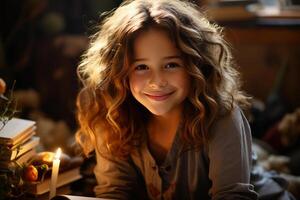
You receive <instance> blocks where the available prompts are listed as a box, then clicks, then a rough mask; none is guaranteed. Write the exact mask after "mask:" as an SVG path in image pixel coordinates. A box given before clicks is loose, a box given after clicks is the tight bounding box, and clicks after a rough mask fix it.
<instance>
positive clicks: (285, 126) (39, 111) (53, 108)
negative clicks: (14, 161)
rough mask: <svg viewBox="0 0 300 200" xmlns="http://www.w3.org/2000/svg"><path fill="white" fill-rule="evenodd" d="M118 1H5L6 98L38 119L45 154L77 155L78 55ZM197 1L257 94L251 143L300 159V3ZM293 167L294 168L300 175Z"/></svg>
mask: <svg viewBox="0 0 300 200" xmlns="http://www.w3.org/2000/svg"><path fill="white" fill-rule="evenodd" d="M121 2H122V0H22V1H21V0H2V1H1V2H0V27H1V31H0V78H2V79H3V80H4V81H5V82H6V85H7V93H8V92H11V91H12V90H13V96H14V98H15V99H16V100H17V106H18V108H17V110H18V111H19V112H18V113H17V117H20V118H26V119H32V120H34V121H36V122H37V134H38V135H39V136H40V138H41V146H40V147H39V148H40V151H43V150H51V151H52V150H54V149H56V148H57V147H58V146H60V147H63V148H64V149H63V151H64V152H66V153H68V154H69V155H72V154H74V152H73V150H72V147H70V144H72V143H73V142H74V137H73V136H74V133H75V131H76V120H75V112H76V110H75V98H76V93H77V92H78V88H79V82H78V80H77V77H76V68H77V65H78V62H79V61H80V55H81V54H82V53H83V52H84V50H85V49H86V48H87V45H88V42H89V38H88V36H90V35H91V34H93V33H94V32H95V26H96V25H97V24H99V22H100V21H101V20H102V19H103V16H105V12H107V11H110V10H112V9H113V8H115V7H116V6H118V5H119V4H120V3H121ZM192 2H193V3H195V4H197V5H199V9H201V10H204V12H205V13H206V15H207V16H208V17H209V19H210V20H211V21H212V22H216V23H218V24H220V25H221V26H223V27H224V35H225V38H226V40H227V41H228V42H229V43H230V44H231V47H232V51H233V55H234V57H235V60H236V63H237V65H238V66H239V70H240V72H241V74H242V80H243V84H244V85H243V88H244V90H245V91H246V92H247V93H248V94H249V95H251V96H252V97H253V101H252V106H251V110H250V112H249V114H248V119H249V121H250V123H251V128H252V134H253V137H254V139H257V140H259V141H262V142H263V143H266V144H267V146H268V147H270V148H268V149H272V150H270V151H269V153H270V152H271V153H273V154H276V155H285V156H288V157H290V158H297V159H298V158H300V156H299V155H300V153H299V147H298V146H299V138H300V110H299V109H298V110H297V108H299V106H300V89H299V86H300V84H299V83H300V81H299V79H300V78H299V77H300V59H299V58H300V9H299V6H300V5H299V0H259V1H255V0H203V1H201V0H199V1H192ZM297 156H298V157H297ZM297 159H296V160H297ZM299 160H300V159H299ZM295 162H296V161H295ZM295 162H294V163H293V164H289V168H290V170H291V168H292V170H291V171H292V172H291V173H292V174H294V175H300V172H299V169H298V168H297V167H294V165H295V166H299V163H296V164H295ZM297 164H298V165H297Z"/></svg>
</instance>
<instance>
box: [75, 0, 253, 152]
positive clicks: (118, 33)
mask: <svg viewBox="0 0 300 200" xmlns="http://www.w3.org/2000/svg"><path fill="white" fill-rule="evenodd" d="M199 10H200V9H199V8H198V7H196V6H195V5H193V4H191V3H188V2H184V1H179V0H172V1H169V0H156V1H152V0H134V1H125V2H124V3H123V4H122V5H121V6H120V7H118V8H117V9H116V10H115V11H113V12H111V13H110V15H109V16H107V17H106V19H105V20H104V21H103V22H102V23H101V25H100V30H99V31H98V32H97V33H96V34H95V35H94V36H93V37H92V38H91V44H90V47H89V49H88V50H87V52H86V53H85V54H84V55H83V59H82V62H81V64H80V65H79V67H78V76H79V78H80V80H81V81H82V83H83V88H82V89H81V91H80V92H79V94H78V97H77V107H78V121H79V124H80V128H79V130H78V132H77V134H76V138H77V141H78V142H79V143H80V144H81V146H82V147H83V150H84V152H85V153H86V154H88V153H89V152H91V151H93V150H94V149H95V147H96V148H98V147H99V149H101V148H103V149H104V150H106V151H109V152H110V153H112V154H113V155H115V156H117V157H120V158H122V157H126V156H128V155H129V154H130V152H131V150H132V149H133V148H135V147H136V146H137V145H139V144H141V140H142V139H143V138H144V137H143V136H144V134H145V130H144V127H145V123H146V122H147V118H148V116H149V112H148V111H147V110H146V109H145V108H144V107H142V106H141V105H140V104H138V103H137V102H136V101H135V100H134V98H133V97H132V95H131V92H130V90H129V86H128V73H129V72H128V71H129V66H130V65H131V62H132V56H133V55H132V52H133V50H132V48H133V47H132V43H133V41H134V39H135V37H136V36H137V34H138V33H139V32H141V31H143V30H145V29H149V28H150V27H153V26H156V27H159V28H162V29H164V30H165V31H167V32H168V33H169V35H170V38H171V40H172V41H173V42H174V43H175V44H176V46H177V48H178V49H179V50H180V51H181V53H182V55H183V57H184V60H185V62H186V68H187V69H186V70H187V72H188V73H189V75H190V77H191V80H192V84H191V89H190V93H189V96H188V98H187V100H186V101H185V108H184V109H185V110H184V111H185V112H184V117H183V119H184V121H183V129H184V131H183V132H182V133H183V135H182V137H183V139H184V141H185V142H186V143H190V144H196V145H197V144H198V145H199V144H202V143H203V142H205V141H206V140H207V139H209V128H210V127H211V125H212V123H213V121H214V120H215V119H216V118H217V117H218V116H219V114H220V113H228V112H230V111H231V110H232V109H233V106H234V104H238V105H241V106H242V105H247V103H248V97H247V96H245V95H244V93H243V92H242V91H241V90H240V80H239V73H238V72H237V71H236V69H235V68H234V64H233V59H232V56H231V52H230V49H229V47H228V45H227V43H226V42H225V41H224V39H223V36H222V29H221V28H220V27H219V26H217V25H216V24H213V23H210V22H209V21H208V20H207V19H206V17H205V16H204V14H203V13H201V12H200V11H199ZM221 111H222V112H221ZM97 138H102V139H101V141H102V143H101V144H99V143H97V141H98V139H97Z"/></svg>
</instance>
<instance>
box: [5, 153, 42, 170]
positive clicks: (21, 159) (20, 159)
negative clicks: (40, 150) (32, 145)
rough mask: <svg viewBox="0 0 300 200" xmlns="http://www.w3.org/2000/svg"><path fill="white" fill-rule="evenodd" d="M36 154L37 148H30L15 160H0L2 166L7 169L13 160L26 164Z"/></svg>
mask: <svg viewBox="0 0 300 200" xmlns="http://www.w3.org/2000/svg"><path fill="white" fill-rule="evenodd" d="M35 154H36V150H35V149H30V150H29V151H27V152H25V153H24V154H23V155H21V156H20V157H18V158H17V159H15V160H13V161H10V160H9V161H0V168H1V169H7V168H8V167H9V165H10V163H12V162H16V163H18V164H20V165H21V164H24V163H27V162H28V161H29V160H30V159H31V158H32V157H33V156H34V155H35Z"/></svg>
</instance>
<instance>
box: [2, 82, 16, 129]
mask: <svg viewBox="0 0 300 200" xmlns="http://www.w3.org/2000/svg"><path fill="white" fill-rule="evenodd" d="M14 86H15V82H14V84H13V86H12V88H11V90H10V91H9V92H8V97H6V96H4V95H3V94H1V95H0V131H1V129H3V127H4V126H5V124H6V123H7V122H8V121H9V120H10V119H11V118H12V117H14V116H15V115H16V114H17V113H18V111H17V102H16V101H15V99H14V98H13V90H14Z"/></svg>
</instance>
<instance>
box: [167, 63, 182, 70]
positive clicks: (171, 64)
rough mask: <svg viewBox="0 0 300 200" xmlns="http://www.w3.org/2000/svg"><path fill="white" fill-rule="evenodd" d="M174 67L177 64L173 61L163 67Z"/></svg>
mask: <svg viewBox="0 0 300 200" xmlns="http://www.w3.org/2000/svg"><path fill="white" fill-rule="evenodd" d="M176 67H179V64H177V63H175V62H172V63H168V64H166V65H165V68H170V69H171V68H176Z"/></svg>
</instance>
